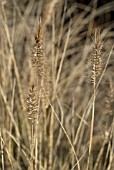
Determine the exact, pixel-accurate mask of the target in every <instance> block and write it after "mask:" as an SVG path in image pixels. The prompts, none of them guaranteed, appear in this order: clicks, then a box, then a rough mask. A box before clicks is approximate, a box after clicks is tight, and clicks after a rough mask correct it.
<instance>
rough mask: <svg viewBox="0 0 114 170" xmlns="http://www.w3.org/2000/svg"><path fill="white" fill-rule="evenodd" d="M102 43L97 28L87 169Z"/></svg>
mask: <svg viewBox="0 0 114 170" xmlns="http://www.w3.org/2000/svg"><path fill="white" fill-rule="evenodd" d="M102 47H103V45H102V43H101V37H100V30H95V46H94V50H93V54H92V58H91V62H92V76H91V80H92V85H93V105H92V117H91V129H90V141H89V142H90V143H89V155H88V162H87V167H86V170H88V169H89V163H90V154H91V150H92V140H93V128H94V117H95V100H96V86H97V83H98V81H99V78H100V75H101V70H102Z"/></svg>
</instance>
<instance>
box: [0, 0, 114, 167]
mask: <svg viewBox="0 0 114 170" xmlns="http://www.w3.org/2000/svg"><path fill="white" fill-rule="evenodd" d="M40 17H41V18H42V23H43V24H44V28H45V31H44V35H43V38H44V47H45V53H46V56H47V57H48V60H49V64H50V66H49V67H50V70H51V80H52V83H51V88H50V91H51V96H52V100H51V104H52V106H53V108H54V111H55V112H56V114H57V115H58V117H59V120H60V121H61V124H62V126H63V127H64V128H65V130H66V132H67V135H68V136H69V138H70V140H71V142H72V145H73V146H74V148H75V152H76V154H77V158H78V160H79V164H80V169H81V170H85V169H86V166H87V158H88V146H89V135H90V124H91V108H92V102H91V97H92V94H93V92H92V85H91V71H92V66H91V53H92V51H93V47H94V44H95V41H94V32H95V29H96V28H100V30H101V39H102V43H103V51H102V68H103V69H104V68H105V65H106V63H107V61H108V57H109V55H110V58H109V61H108V63H107V67H106V69H105V73H104V75H103V78H102V81H101V82H100V85H99V87H98V89H97V92H96V94H97V95H96V103H95V105H96V106H95V122H94V131H93V144H92V152H91V157H90V167H89V169H90V170H95V168H96V170H113V169H114V163H113V162H114V161H113V160H114V154H113V153H114V142H113V134H114V130H113V117H114V115H113V114H114V52H113V50H112V51H111V49H112V46H113V44H114V1H113V0H112V1H108V0H105V1H104V0H98V1H97V0H93V1H84V0H61V1H59V0H55V1H54V0H53V1H52V0H50V1H49V0H44V1H42V0H32V1H30V0H23V1H20V0H10V1H2V0H1V1H0V141H1V144H0V150H1V154H0V169H2V170H4V169H5V170H11V169H14V170H25V169H28V167H29V163H30V152H31V151H30V146H31V140H32V139H31V131H30V130H31V127H30V122H29V121H28V119H27V112H26V98H27V94H28V88H29V84H30V83H31V81H32V79H33V77H32V76H33V74H32V66H31V55H32V49H33V46H34V36H35V35H36V33H37V30H38V25H39V18H40ZM54 111H53V109H52V107H51V106H48V108H47V109H46V113H45V114H46V115H45V116H44V115H41V122H42V119H43V118H44V117H45V119H46V120H45V121H44V122H45V123H41V125H40V128H39V133H38V135H39V134H40V132H41V133H42V139H41V143H42V147H41V150H40V151H39V148H38V155H39V156H38V169H45V170H46V169H50V170H51V169H52V170H73V169H74V170H77V169H79V167H78V166H77V160H76V159H75V155H74V154H73V152H72V148H71V146H70V145H69V142H68V139H67V137H66V134H65V133H64V131H63V130H62V129H61V125H60V123H59V122H58V120H57V119H56V117H55V116H54V117H52V114H54V113H53V112H54ZM52 119H53V121H52ZM44 129H46V134H44ZM45 135H46V137H45ZM51 137H52V138H51ZM50 143H51V144H50ZM40 155H42V157H41V160H40V159H39V158H40ZM39 160H40V166H39Z"/></svg>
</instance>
